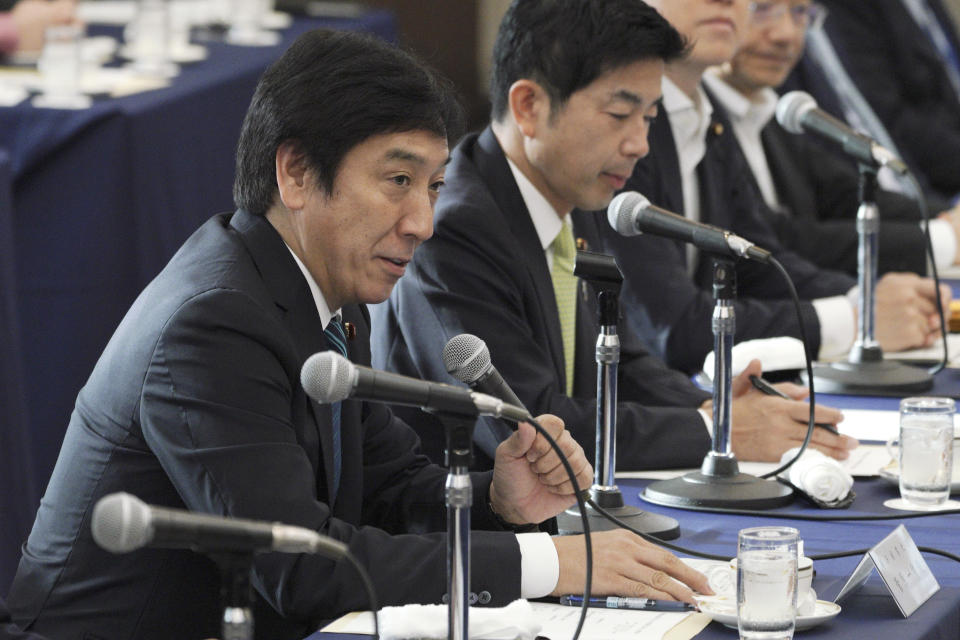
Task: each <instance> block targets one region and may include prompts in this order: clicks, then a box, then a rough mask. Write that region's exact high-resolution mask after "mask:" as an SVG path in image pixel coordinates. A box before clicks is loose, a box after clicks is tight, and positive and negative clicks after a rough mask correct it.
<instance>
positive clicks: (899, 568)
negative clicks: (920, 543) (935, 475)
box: [834, 524, 940, 618]
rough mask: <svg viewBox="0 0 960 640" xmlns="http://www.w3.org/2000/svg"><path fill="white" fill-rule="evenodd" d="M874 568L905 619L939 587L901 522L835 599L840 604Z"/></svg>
mask: <svg viewBox="0 0 960 640" xmlns="http://www.w3.org/2000/svg"><path fill="white" fill-rule="evenodd" d="M874 567H876V569H877V573H879V574H880V577H881V578H882V579H883V584H884V585H886V587H887V591H889V592H890V595H892V596H893V600H894V602H896V603H897V607H898V608H899V609H900V613H902V614H903V617H904V618H907V617H909V616H910V614H912V613H913V612H914V611H916V610H917V609H919V608H920V605H922V604H923V603H924V602H926V601H927V600H929V599H930V596H932V595H933V594H935V593H936V592H937V591H939V590H940V584H939V583H938V582H937V579H936V578H934V577H933V573H932V572H931V571H930V567H929V566H927V563H926V561H925V560H924V559H923V556H921V555H920V550H919V549H917V545H916V543H915V542H914V541H913V538H911V537H910V534H909V533H907V528H906V527H905V526H903V525H902V524H901V525H900V526H899V527H897V528H896V529H894V530H893V531H892V532H891V533H890V535H888V536H887V537H886V538H884V539H883V540H881V541H880V542H878V543H877V544H876V545H874V546H873V547H872V548H871V549H870V551H868V552H867V553H866V555H864V556H863V558H862V559H861V560H860V564H858V565H857V568H856V569H854V570H853V574H852V575H851V576H850V578H848V579H847V582H846V584H844V585H843V588H842V589H840V593H838V594H837V597H836V598H835V599H834V602H838V603H839V602H840V601H841V600H842V599H844V598H846V597H847V596H849V595H850V594H851V593H852V592H854V591H856V590H857V589H858V588H860V587H861V586H862V585H863V583H864V582H866V581H867V578H869V577H870V574H871V573H872V572H873V569H874Z"/></svg>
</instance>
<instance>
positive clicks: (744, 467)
mask: <svg viewBox="0 0 960 640" xmlns="http://www.w3.org/2000/svg"><path fill="white" fill-rule="evenodd" d="M864 413H866V412H864ZM870 413H889V412H883V411H876V412H870ZM895 415H896V414H895ZM840 424H841V425H842V424H843V423H840ZM840 430H841V431H843V429H842V428H841V429H840ZM873 439H877V438H876V437H874V438H873ZM889 462H890V454H889V453H887V448H886V447H885V446H884V445H882V444H861V445H860V446H859V447H857V448H856V449H854V450H853V451H851V452H850V457H849V458H847V459H846V460H844V461H842V462H841V463H840V464H841V465H842V466H843V468H844V469H846V470H847V473H849V474H850V475H852V476H854V477H857V478H866V477H871V476H875V475H877V474H878V472H879V471H880V468H881V467H884V466H886V465H887V464H888V463H889ZM738 464H739V466H740V471H741V472H742V473H749V474H750V475H754V476H761V475H763V474H765V473H770V472H771V471H773V470H774V469H776V468H777V467H778V466H780V465H779V464H774V463H773V462H742V461H741V462H739V463H738ZM699 470H700V469H662V470H657V471H618V472H617V478H622V479H631V478H647V479H650V480H669V479H670V478H676V477H677V476H682V475H684V474H687V473H691V472H694V471H699Z"/></svg>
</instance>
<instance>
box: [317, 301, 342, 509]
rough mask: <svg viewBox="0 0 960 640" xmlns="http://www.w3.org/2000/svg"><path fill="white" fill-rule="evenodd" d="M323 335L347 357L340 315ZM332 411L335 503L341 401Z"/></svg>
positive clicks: (331, 490) (340, 457)
mask: <svg viewBox="0 0 960 640" xmlns="http://www.w3.org/2000/svg"><path fill="white" fill-rule="evenodd" d="M323 335H324V336H326V338H327V343H328V344H329V345H330V347H331V348H332V349H335V350H336V351H337V352H339V353H340V355H342V356H343V357H344V358H346V357H347V336H346V335H345V334H344V332H343V323H341V322H340V317H339V316H334V317H333V319H332V320H330V324H328V325H327V328H326V329H324V330H323ZM330 413H331V415H332V416H333V487H331V489H330V502H331V504H332V503H333V501H334V499H335V498H336V497H337V490H338V489H339V488H340V467H341V464H342V461H343V455H342V451H341V446H340V403H339V402H334V403H333V404H331V405H330Z"/></svg>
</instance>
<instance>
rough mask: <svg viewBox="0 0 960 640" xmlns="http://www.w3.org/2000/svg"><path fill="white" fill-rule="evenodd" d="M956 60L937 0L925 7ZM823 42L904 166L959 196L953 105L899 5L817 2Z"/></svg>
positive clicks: (959, 106)
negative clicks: (824, 13) (824, 12)
mask: <svg viewBox="0 0 960 640" xmlns="http://www.w3.org/2000/svg"><path fill="white" fill-rule="evenodd" d="M927 2H928V4H929V5H930V7H931V8H932V9H933V10H934V12H935V13H936V14H937V15H938V17H939V18H940V23H941V24H942V25H944V32H945V33H946V34H947V37H948V38H949V39H950V41H951V43H952V44H953V46H954V48H955V49H956V50H957V51H958V53H960V43H958V41H957V37H956V33H955V31H954V29H952V28H951V25H952V22H951V21H950V18H949V17H948V16H947V14H946V12H945V10H944V9H943V7H942V6H941V5H940V2H939V0H927ZM823 4H824V5H825V6H826V7H827V9H828V11H829V12H830V14H829V16H830V17H829V19H828V20H827V21H826V23H825V27H826V29H827V33H828V34H829V35H830V40H831V42H832V43H833V44H834V46H835V48H836V49H837V51H838V53H839V55H840V58H841V60H842V61H843V64H844V67H845V68H846V70H847V72H848V73H849V74H850V76H851V77H852V78H853V80H854V82H856V83H857V87H859V89H860V91H861V92H862V93H863V95H864V97H865V98H866V99H867V101H868V102H869V103H870V106H872V107H873V110H874V111H876V113H877V116H879V118H880V119H881V120H882V121H883V123H884V125H885V126H886V128H887V130H888V131H889V132H890V135H891V136H892V137H893V140H894V142H895V143H896V145H897V147H898V149H899V150H900V152H901V153H902V154H903V155H904V159H905V160H906V161H907V163H908V164H909V165H910V167H911V168H913V169H914V170H915V171H918V172H919V173H921V174H923V175H924V176H925V177H926V179H927V181H928V182H929V184H930V185H931V187H932V188H933V189H934V190H936V191H939V192H940V194H942V195H944V196H947V197H953V196H954V195H956V194H958V193H960V100H958V99H957V94H956V92H955V91H954V88H953V85H952V84H950V80H949V78H948V76H947V74H946V71H945V70H944V66H943V64H944V63H943V62H942V60H941V58H940V56H939V54H938V53H937V50H936V48H935V46H934V45H933V43H932V42H931V41H930V38H929V37H928V36H927V35H926V33H924V31H923V30H922V29H921V28H920V27H919V26H918V25H917V23H916V22H915V21H914V19H913V17H912V16H911V14H910V12H909V11H908V10H907V9H906V7H904V6H903V3H902V0H871V2H850V1H849V0H823Z"/></svg>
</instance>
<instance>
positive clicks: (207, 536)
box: [90, 493, 349, 558]
mask: <svg viewBox="0 0 960 640" xmlns="http://www.w3.org/2000/svg"><path fill="white" fill-rule="evenodd" d="M90 528H91V530H92V532H93V539H94V540H96V542H97V544H98V545H100V546H101V547H102V548H104V549H106V550H107V551H110V552H111V553H127V552H129V551H135V550H136V549H140V548H141V547H160V548H164V549H193V550H194V551H214V552H216V551H220V552H223V551H230V552H257V551H281V552H284V553H319V554H322V555H325V556H327V557H330V558H342V557H344V556H346V555H347V553H349V552H348V550H347V545H345V544H344V543H342V542H340V541H339V540H334V539H333V538H330V537H329V536H324V535H321V534H319V533H317V532H316V531H312V530H310V529H306V528H304V527H294V526H291V525H286V524H281V523H279V522H273V523H269V522H259V521H256V520H242V519H239V518H225V517H223V516H215V515H211V514H206V513H194V512H191V511H185V510H183V509H168V508H164V507H154V506H150V505H148V504H146V503H145V502H143V501H142V500H140V499H139V498H137V497H136V496H132V495H130V494H129V493H111V494H110V495H107V496H104V497H103V498H100V500H98V501H97V504H96V506H94V508H93V520H92V524H91V527H90Z"/></svg>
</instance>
